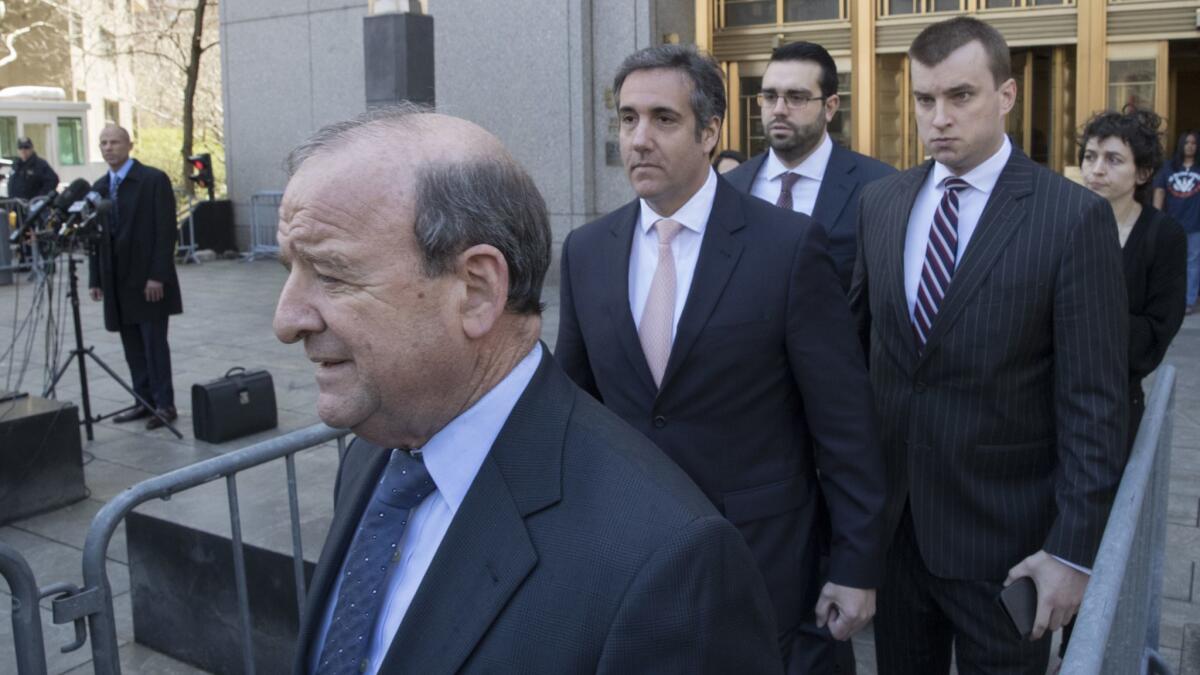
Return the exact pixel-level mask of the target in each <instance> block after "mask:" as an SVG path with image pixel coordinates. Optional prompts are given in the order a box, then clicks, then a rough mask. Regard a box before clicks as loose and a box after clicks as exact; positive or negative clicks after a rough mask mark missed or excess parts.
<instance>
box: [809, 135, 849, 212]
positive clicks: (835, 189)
mask: <svg viewBox="0 0 1200 675" xmlns="http://www.w3.org/2000/svg"><path fill="white" fill-rule="evenodd" d="M856 168H858V166H857V165H856V164H855V163H854V159H853V158H852V157H851V156H850V153H849V152H847V151H846V150H845V149H843V148H842V147H841V146H840V145H838V144H836V143H834V144H833V154H831V155H830V156H829V163H828V164H827V165H826V166H825V175H824V176H822V177H821V189H820V190H818V191H817V202H816V203H815V204H814V205H813V212H812V217H813V220H815V221H817V222H818V223H821V225H822V226H824V228H825V232H826V233H828V234H832V233H833V231H834V230H835V229H837V227H838V218H840V217H841V215H842V211H844V210H845V209H846V204H847V203H849V201H850V195H851V194H853V193H854V186H855V185H856V184H857V183H858V181H856V180H854V170H855V169H856Z"/></svg>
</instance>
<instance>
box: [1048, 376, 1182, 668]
mask: <svg viewBox="0 0 1200 675" xmlns="http://www.w3.org/2000/svg"><path fill="white" fill-rule="evenodd" d="M1174 408H1175V368H1174V367H1172V366H1163V367H1161V368H1159V370H1158V375H1157V376H1156V377H1155V379H1154V389H1153V390H1152V391H1151V392H1150V398H1149V399H1148V400H1147V402H1146V413H1145V415H1144V416H1143V417H1142V424H1141V428H1139V429H1138V434H1137V439H1136V440H1135V441H1134V444H1133V452H1132V454H1130V457H1129V463H1128V464H1127V465H1126V466H1125V474H1124V475H1123V476H1122V478H1121V486H1120V488H1119V489H1118V490H1117V497H1116V500H1115V501H1114V502H1113V508H1112V513H1111V514H1110V515H1109V517H1108V525H1107V526H1106V527H1105V528H1104V538H1103V539H1102V540H1101V542H1100V552H1099V553H1097V554H1096V563H1095V566H1094V567H1093V568H1092V580H1091V581H1090V582H1089V583H1088V587H1087V592H1086V593H1085V594H1084V596H1083V606H1082V607H1081V608H1080V610H1079V617H1078V618H1077V619H1076V620H1075V631H1074V633H1072V635H1071V644H1070V646H1068V648H1067V656H1066V659H1065V660H1064V661H1063V666H1062V669H1061V671H1060V672H1061V673H1063V675H1095V674H1097V673H1103V674H1106V675H1107V674H1111V675H1130V674H1131V673H1141V674H1145V673H1170V672H1171V670H1170V668H1169V667H1167V665H1166V663H1165V662H1164V661H1163V659H1162V657H1161V656H1159V654H1158V643H1159V639H1158V625H1159V617H1160V613H1161V595H1162V580H1163V558H1164V556H1165V551H1164V548H1165V545H1166V536H1167V534H1166V520H1167V519H1166V513H1167V490H1168V487H1169V483H1170V476H1169V475H1168V474H1169V472H1170V467H1171V432H1172V424H1171V413H1172V412H1173V411H1174Z"/></svg>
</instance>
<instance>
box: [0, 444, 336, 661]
mask: <svg viewBox="0 0 1200 675" xmlns="http://www.w3.org/2000/svg"><path fill="white" fill-rule="evenodd" d="M347 434H349V432H348V431H346V430H344V429H334V428H332V427H329V426H326V425H324V424H316V425H313V426H310V427H306V428H304V429H300V430H297V431H293V432H291V433H288V434H284V435H282V436H277V437H275V438H272V439H270V440H267V441H263V442H261V443H256V444H254V445H251V446H249V447H246V448H242V449H240V450H237V451H234V452H231V453H229V454H226V455H222V456H220V457H214V458H212V459H208V460H205V461H203V462H198V463H196V464H192V465H190V466H185V467H183V468H181V469H177V470H175V471H172V472H170V473H167V474H163V475H162V476H158V477H156V478H151V479H149V480H146V481H142V482H141V483H138V484H137V485H134V486H133V487H131V488H129V489H128V490H126V491H124V492H122V493H121V494H120V495H118V496H117V497H115V498H113V500H112V501H110V502H108V503H107V504H105V505H104V507H103V508H102V509H100V512H99V513H97V514H96V517H95V518H93V519H92V524H91V527H90V528H89V529H88V533H87V539H86V540H85V542H84V547H83V581H84V587H83V589H77V588H75V587H74V586H72V585H70V584H58V585H55V586H50V587H47V588H43V589H41V590H40V591H39V590H38V589H37V587H36V585H35V584H34V578H33V574H32V572H30V570H29V565H28V564H26V563H25V561H24V559H23V558H22V557H21V556H20V554H18V553H17V552H16V551H14V550H12V549H11V548H9V547H7V546H5V545H4V544H3V543H0V575H3V576H4V578H5V579H7V580H8V583H9V586H10V587H11V588H12V590H13V622H14V627H15V630H14V637H15V640H16V648H17V649H16V651H17V658H18V663H19V666H18V667H19V670H18V672H19V673H20V675H29V674H37V675H43V674H44V673H45V672H46V663H45V653H44V651H43V649H44V647H43V644H42V636H41V623H40V616H39V614H38V607H37V602H38V598H39V597H47V596H50V595H58V597H56V598H55V599H54V601H53V603H52V606H53V615H54V623H56V624H63V623H71V622H74V623H75V626H76V641H75V643H74V644H72V645H70V646H68V647H66V648H64V649H63V651H64V652H66V651H71V650H74V649H78V648H79V647H81V646H83V644H84V642H85V641H86V638H87V634H86V631H85V630H84V627H83V622H84V621H85V620H86V621H87V626H88V628H89V629H90V631H91V640H92V666H93V668H94V669H95V672H96V673H97V675H119V673H120V672H121V663H120V658H119V653H118V651H117V649H118V648H117V629H116V623H115V614H114V611H113V597H112V586H111V585H110V583H109V580H108V569H107V567H106V565H105V559H106V557H107V554H108V546H109V542H110V541H111V540H112V537H113V533H114V532H116V530H117V527H118V526H119V525H120V524H121V522H122V521H123V520H124V519H125V516H127V515H128V514H129V512H130V511H132V510H133V509H134V508H136V507H137V506H139V505H140V504H143V503H145V502H148V501H150V500H153V499H168V498H170V497H171V496H172V495H174V494H176V493H178V492H182V491H184V490H188V489H190V488H194V487H196V486H199V485H203V484H205V483H209V482H212V481H215V480H217V479H220V478H224V479H225V484H226V490H227V492H228V497H229V523H230V527H231V531H232V540H231V545H232V547H233V566H234V578H235V581H236V584H237V598H238V609H239V613H240V620H241V633H242V645H241V649H242V661H243V668H244V670H243V671H242V672H244V673H248V674H250V675H253V673H254V642H253V637H252V636H251V631H250V625H251V624H250V621H251V618H250V600H249V592H248V589H247V585H246V562H245V557H244V552H243V549H242V525H241V513H240V510H239V506H238V492H237V474H238V473H239V472H241V471H244V470H246V469H250V468H253V467H256V466H259V465H261V464H265V463H267V462H271V461H274V460H277V459H281V458H282V459H283V460H284V463H285V467H286V473H287V488H288V506H289V509H290V513H291V526H292V528H291V530H292V558H293V571H294V574H295V583H296V599H297V603H298V610H299V612H300V613H301V614H302V613H303V612H304V596H305V582H304V554H303V549H302V548H301V541H300V503H299V500H298V496H297V489H296V462H295V455H296V453H297V452H300V451H302V450H305V449H308V448H312V447H315V446H318V445H321V444H324V443H327V442H329V441H332V440H335V439H336V440H337V442H338V448H339V451H343V450H345V438H346V436H347ZM30 608H32V612H31V611H30ZM18 612H20V613H18ZM30 615H32V618H30ZM18 622H19V625H18Z"/></svg>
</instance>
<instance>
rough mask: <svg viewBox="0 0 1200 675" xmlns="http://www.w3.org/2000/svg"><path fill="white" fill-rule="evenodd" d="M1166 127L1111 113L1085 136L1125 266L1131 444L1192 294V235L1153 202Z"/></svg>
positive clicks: (1153, 119) (1146, 116)
mask: <svg viewBox="0 0 1200 675" xmlns="http://www.w3.org/2000/svg"><path fill="white" fill-rule="evenodd" d="M1161 124H1162V120H1161V119H1160V118H1159V116H1158V115H1156V114H1154V113H1153V112H1150V111H1148V110H1132V111H1128V112H1123V113H1117V112H1111V111H1110V112H1103V113H1098V114H1096V115H1095V116H1093V117H1092V119H1090V120H1088V123H1087V124H1086V125H1084V127H1083V132H1082V133H1081V134H1080V136H1079V168H1080V169H1081V170H1082V172H1083V180H1084V182H1085V183H1086V184H1087V186H1088V187H1089V188H1091V190H1092V191H1093V192H1095V193H1096V194H1099V195H1100V196H1102V197H1104V198H1105V199H1107V200H1108V203H1109V204H1111V205H1112V208H1113V215H1114V216H1116V219H1117V232H1118V234H1119V235H1120V240H1121V248H1122V254H1123V257H1124V261H1125V285H1126V287H1127V288H1128V291H1129V394H1130V405H1129V441H1130V444H1131V445H1132V443H1133V438H1134V436H1135V435H1136V433H1137V428H1138V424H1139V423H1140V422H1141V419H1142V413H1143V411H1144V410H1145V407H1146V404H1145V398H1144V395H1143V393H1142V378H1144V377H1146V376H1147V375H1149V374H1150V373H1151V372H1152V371H1153V370H1154V369H1155V368H1157V367H1158V364H1159V363H1161V362H1162V359H1163V356H1164V355H1165V354H1166V353H1167V347H1168V346H1170V344H1171V340H1172V339H1173V338H1174V337H1175V334H1176V333H1177V332H1179V326H1180V324H1181V323H1182V322H1183V311H1184V307H1185V304H1184V296H1185V294H1186V292H1187V235H1185V234H1184V232H1183V228H1182V227H1181V226H1180V225H1179V223H1177V222H1176V221H1175V220H1174V219H1173V218H1171V217H1170V216H1168V215H1167V214H1165V213H1163V212H1162V211H1159V210H1158V209H1156V208H1154V207H1153V206H1151V205H1150V191H1151V189H1152V188H1151V183H1150V181H1151V179H1152V178H1153V177H1154V174H1155V172H1156V171H1157V170H1158V168H1159V166H1160V165H1161V164H1162V155H1163V152H1162V146H1161V145H1160V144H1159V134H1158V129H1159V126H1160V125H1161Z"/></svg>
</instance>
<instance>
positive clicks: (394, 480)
mask: <svg viewBox="0 0 1200 675" xmlns="http://www.w3.org/2000/svg"><path fill="white" fill-rule="evenodd" d="M435 489H436V486H435V485H434V483H433V479H432V478H431V477H430V476H429V469H427V468H425V462H423V461H421V460H420V459H418V458H416V457H414V456H413V455H412V454H411V453H409V452H407V451H405V450H396V451H394V452H392V457H391V459H390V460H388V463H387V466H386V467H385V468H384V470H383V478H381V479H380V481H379V488H378V489H377V491H376V494H377V495H378V496H379V501H381V502H383V503H385V504H387V505H389V506H394V507H396V508H399V509H411V508H413V507H414V506H416V505H417V504H420V503H421V500H423V499H425V497H427V496H429V493H431V492H433V491H434V490H435Z"/></svg>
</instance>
